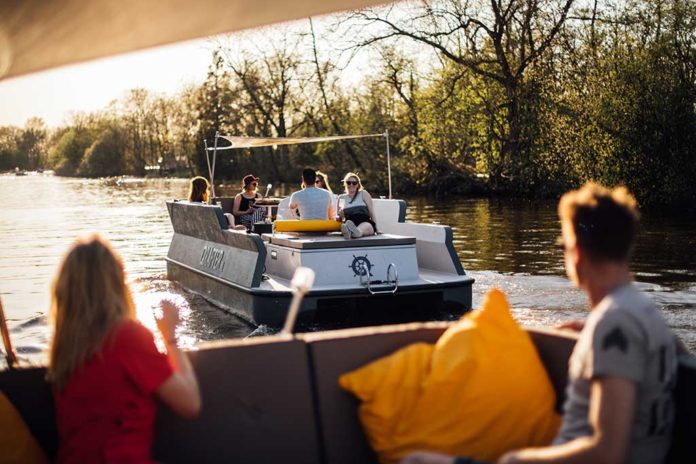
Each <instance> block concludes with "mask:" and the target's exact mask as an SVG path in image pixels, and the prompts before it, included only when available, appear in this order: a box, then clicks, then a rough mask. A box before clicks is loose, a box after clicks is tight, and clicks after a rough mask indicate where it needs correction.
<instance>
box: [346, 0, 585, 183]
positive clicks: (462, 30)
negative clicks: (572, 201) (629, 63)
mask: <svg viewBox="0 0 696 464" xmlns="http://www.w3.org/2000/svg"><path fill="white" fill-rule="evenodd" d="M572 4H573V0H563V1H560V2H559V1H557V0H508V1H503V0H490V1H483V0H479V1H459V0H437V1H423V2H418V3H414V4H410V5H409V6H407V7H403V8H400V7H394V6H391V7H387V8H385V9H381V10H362V11H358V12H355V13H352V14H351V15H350V16H349V17H348V20H349V21H348V22H347V23H346V24H350V25H349V26H348V27H349V28H352V29H356V28H357V29H360V31H361V34H359V35H358V37H359V38H358V40H357V41H356V43H355V46H356V47H366V46H370V45H373V44H376V43H379V42H383V41H388V40H391V39H394V38H399V37H401V38H408V39H410V40H412V41H414V42H416V43H418V44H421V45H424V46H426V47H429V48H430V49H432V50H433V51H434V52H436V53H437V54H438V56H439V57H441V58H442V59H443V60H448V61H451V62H452V63H453V64H455V65H456V66H459V67H461V68H463V69H466V70H468V71H469V72H471V73H473V74H475V75H477V76H480V77H482V78H484V79H487V80H489V81H492V82H495V83H496V84H497V85H499V86H501V88H502V89H503V94H504V96H505V101H504V109H505V123H506V124H505V127H504V132H503V133H502V134H501V135H502V137H501V140H500V153H501V158H500V163H499V164H498V165H493V166H489V167H488V168H489V171H490V175H491V180H492V181H493V183H494V184H495V185H497V186H500V187H502V186H503V185H502V184H504V183H507V184H512V185H517V186H518V187H521V186H523V185H524V184H525V183H526V182H527V180H526V179H525V177H524V174H525V168H526V167H527V166H528V165H529V164H530V163H531V162H532V160H531V159H530V158H531V153H530V151H529V150H528V147H529V144H530V140H528V138H527V137H526V134H525V133H524V128H525V127H526V124H527V121H526V118H527V110H528V107H527V106H526V105H525V102H524V98H525V96H526V89H525V85H526V75H527V72H528V70H529V69H530V68H531V67H533V66H534V65H535V64H536V63H537V62H538V61H539V60H540V59H541V58H542V57H543V56H544V54H545V53H547V52H548V50H549V49H550V47H551V46H552V45H553V44H554V41H555V39H556V38H557V36H558V34H559V32H560V31H561V29H562V27H563V25H564V24H565V21H566V17H567V15H568V12H569V10H570V7H571V6H572ZM351 23H352V24H351ZM345 35H350V33H345Z"/></svg>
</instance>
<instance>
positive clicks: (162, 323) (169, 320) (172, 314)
mask: <svg viewBox="0 0 696 464" xmlns="http://www.w3.org/2000/svg"><path fill="white" fill-rule="evenodd" d="M159 309H160V311H161V314H157V313H155V322H157V328H158V329H159V331H160V333H161V334H162V338H164V341H165V342H167V343H168V344H169V343H173V342H174V341H176V326H177V325H179V307H178V306H177V305H176V304H175V303H174V302H172V301H170V300H167V299H163V300H162V301H160V303H159Z"/></svg>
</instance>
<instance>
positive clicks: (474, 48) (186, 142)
mask: <svg viewBox="0 0 696 464" xmlns="http://www.w3.org/2000/svg"><path fill="white" fill-rule="evenodd" d="M494 4H497V3H496V2H493V3H489V2H473V3H466V4H462V3H461V2H459V1H457V0H437V1H436V2H426V3H409V4H403V5H401V6H399V7H394V8H387V9H384V10H378V11H376V12H373V11H369V10H364V11H362V12H356V13H352V14H351V15H350V18H349V19H347V20H346V22H345V24H348V25H349V26H350V25H352V26H355V25H357V29H350V28H349V30H348V31H347V32H346V31H342V30H341V28H340V27H339V28H337V33H339V34H342V35H343V36H344V37H347V36H355V37H356V39H355V41H356V46H357V47H358V48H361V47H362V48H363V49H367V50H370V51H371V52H372V53H374V55H373V56H372V58H371V64H372V69H371V72H370V73H368V74H366V75H364V76H362V78H361V80H360V82H359V83H358V84H356V85H355V86H353V87H346V86H344V85H342V84H341V81H340V77H341V71H340V67H339V65H338V64H337V60H338V59H337V58H336V57H335V56H332V53H331V51H329V52H327V53H323V55H322V51H321V50H320V49H318V48H317V45H316V44H317V37H316V36H315V31H314V29H313V28H310V29H309V32H310V33H309V34H307V33H300V34H298V33H287V34H286V35H285V36H284V37H283V38H282V39H281V40H278V36H275V39H273V40H271V39H270V38H269V40H266V41H265V42H267V43H269V44H272V46H269V47H256V46H254V44H248V46H246V47H242V49H241V50H236V51H233V50H232V49H231V48H229V47H223V46H220V47H218V49H217V50H215V52H214V53H213V59H212V62H211V65H210V68H209V71H208V76H207V78H206V80H205V82H204V83H203V84H202V85H200V86H193V87H189V88H186V89H184V90H183V91H182V92H181V94H180V95H178V96H176V97H174V98H168V97H163V96H159V95H156V94H152V93H151V92H149V91H147V90H144V89H133V90H132V91H131V92H130V93H129V94H128V95H127V96H126V97H125V98H124V99H122V101H119V102H115V103H114V104H112V105H111V106H110V107H109V108H107V109H106V110H104V112H102V113H98V114H93V115H81V116H76V117H74V118H73V120H72V121H71V122H70V124H68V126H66V127H64V128H60V129H58V130H55V131H52V132H50V133H49V132H48V131H47V130H46V128H45V126H44V125H43V122H42V121H40V120H31V121H29V122H28V123H27V125H26V127H25V128H23V129H19V128H12V127H4V128H0V169H4V170H7V169H13V168H14V167H15V166H19V167H21V168H25V169H35V168H37V167H53V168H55V169H56V171H57V173H58V174H61V175H84V176H102V175H118V174H134V175H144V174H146V173H147V172H150V171H148V170H147V169H146V167H151V166H156V165H159V166H161V167H162V168H163V169H165V170H166V171H167V172H172V173H178V174H181V175H186V176H190V175H194V174H204V175H207V170H208V168H207V163H206V160H205V152H204V145H203V140H207V141H208V144H209V146H212V143H213V140H214V135H215V133H216V132H220V133H222V134H231V135H251V136H280V137H283V136H313V135H346V134H379V133H383V132H384V131H385V130H388V131H389V134H390V142H391V143H390V147H389V148H390V153H391V165H392V172H393V176H392V183H393V187H394V191H395V192H396V193H397V194H401V193H415V192H423V193H432V194H435V195H441V194H466V193H472V192H476V193H494V194H506V195H515V196H557V195H559V194H560V193H562V192H563V191H565V190H567V189H568V188H573V187H576V186H578V185H580V184H581V183H583V182H585V181H587V180H596V181H599V182H602V183H605V184H608V185H617V184H625V185H627V186H628V187H629V188H630V189H631V190H632V191H633V192H634V193H636V194H637V196H638V198H639V201H640V202H641V203H643V204H656V205H658V204H659V205H662V204H676V205H690V206H693V205H695V204H696V183H694V182H693V179H694V177H695V175H696V140H695V139H696V34H694V32H693V31H694V30H696V3H694V2H693V1H682V0H677V1H673V2H664V1H661V0H631V1H627V2H619V3H615V2H603V1H598V2H592V3H589V4H587V3H576V6H574V7H573V8H571V9H569V8H570V6H571V5H572V2H569V1H568V0H565V1H561V2H559V1H552V0H543V1H540V2H515V1H514V0H513V3H512V4H514V5H516V6H515V8H503V10H501V11H500V12H499V13H501V14H498V15H496V14H492V11H490V9H491V8H493V6H492V5H494ZM501 5H508V2H505V1H504V2H502V3H501ZM390 15H392V16H390ZM470 20H471V21H470ZM389 21H391V22H389ZM372 27H374V28H377V29H371V28H372ZM380 27H381V28H382V29H379V28H380ZM413 44H416V45H413ZM414 47H415V48H414ZM423 63H427V65H424V64H423ZM386 151H387V150H386V145H385V140H384V138H381V137H380V138H373V139H364V140H361V141H354V142H348V143H332V144H319V145H298V146H293V147H284V146H281V147H278V148H277V149H272V148H261V149H254V150H235V151H233V152H230V151H225V152H221V153H220V156H219V157H218V159H217V163H216V178H218V179H221V178H227V179H232V180H234V181H238V180H239V179H241V177H242V176H243V175H245V174H247V173H249V172H252V173H254V174H256V175H259V176H261V177H262V179H263V180H262V182H264V183H266V182H274V183H276V182H288V183H291V184H292V183H295V182H298V181H299V176H300V170H301V169H302V167H304V166H313V167H316V168H318V169H321V170H323V171H324V172H327V173H328V174H329V177H330V178H331V180H332V181H333V186H334V188H335V189H339V190H340V186H339V184H338V182H337V180H338V179H340V178H342V177H343V175H344V174H345V173H346V172H347V171H357V172H358V173H359V174H360V175H361V177H362V178H363V181H364V184H365V185H366V186H367V188H368V190H370V191H372V192H375V193H377V194H382V193H386V189H387V184H388V179H387V172H386V165H387V157H386ZM46 153H50V157H49V158H48V159H46Z"/></svg>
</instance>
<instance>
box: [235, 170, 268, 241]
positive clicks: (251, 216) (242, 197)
mask: <svg viewBox="0 0 696 464" xmlns="http://www.w3.org/2000/svg"><path fill="white" fill-rule="evenodd" d="M258 187H259V178H258V177H254V175H253V174H248V175H246V176H244V178H243V179H242V191H241V192H240V193H238V194H237V195H236V196H235V197H234V203H233V205H232V214H233V215H234V217H235V219H236V221H237V222H238V223H240V224H241V225H243V226H244V227H246V229H247V230H251V228H252V226H253V225H254V223H255V222H261V221H263V219H264V218H265V216H266V210H265V208H257V207H255V206H254V203H255V202H256V200H257V199H259V198H263V196H262V195H261V194H260V193H259V192H258Z"/></svg>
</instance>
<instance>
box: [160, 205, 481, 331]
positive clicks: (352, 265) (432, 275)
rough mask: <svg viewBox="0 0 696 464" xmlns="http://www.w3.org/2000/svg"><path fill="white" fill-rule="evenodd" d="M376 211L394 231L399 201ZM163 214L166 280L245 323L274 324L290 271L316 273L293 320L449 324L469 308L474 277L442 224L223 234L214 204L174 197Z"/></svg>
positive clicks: (282, 313)
mask: <svg viewBox="0 0 696 464" xmlns="http://www.w3.org/2000/svg"><path fill="white" fill-rule="evenodd" d="M378 201H379V200H378ZM378 204H379V203H378ZM384 206H385V207H384V208H383V210H382V211H381V215H380V224H381V225H382V224H383V225H384V227H385V229H386V228H388V227H389V226H390V222H394V223H395V224H392V225H391V226H392V228H393V229H395V230H396V229H398V228H399V227H398V224H396V223H398V222H400V221H401V222H402V221H403V210H404V209H405V206H404V205H403V202H398V201H390V203H385V204H384ZM390 207H391V210H390V209H389V208H390ZM167 208H168V210H169V214H170V218H171V220H172V226H173V228H174V236H173V238H172V242H171V245H170V247H169V252H168V254H167V258H166V260H167V277H168V279H169V280H172V281H176V282H179V283H180V284H181V285H182V286H183V287H184V288H186V289H188V290H190V291H192V292H195V293H197V294H200V295H201V296H203V297H204V298H205V299H207V300H209V301H211V302H213V303H214V304H216V305H218V306H220V307H221V308H224V309H226V310H228V311H230V312H232V313H234V314H236V315H238V316H239V317H241V318H243V319H245V320H247V321H249V322H250V323H253V324H257V325H258V324H264V325H269V326H274V327H277V326H281V325H282V324H283V322H284V321H285V317H286V314H287V310H288V307H289V304H290V301H291V299H292V289H291V283H290V282H291V280H292V276H293V274H294V271H295V270H296V269H297V268H298V267H300V266H304V267H309V268H311V269H313V270H314V272H315V274H316V279H315V282H314V287H313V288H312V290H311V291H310V292H309V293H308V294H307V295H306V296H305V298H304V301H303V303H302V306H301V308H300V312H299V321H300V322H321V323H322V324H327V325H329V326H330V325H331V323H333V322H337V323H339V324H342V325H345V324H347V325H353V324H354V325H368V324H383V323H398V322H407V321H419V320H433V319H443V318H445V319H450V318H452V317H453V316H454V317H456V316H457V315H459V314H461V313H463V312H465V311H467V310H469V309H471V286H472V284H473V282H474V279H473V278H471V277H470V276H468V275H466V274H465V273H464V271H463V269H461V264H460V263H459V261H458V259H457V258H456V254H455V253H454V252H453V247H452V240H451V237H452V234H451V229H450V228H449V227H446V226H432V225H428V226H425V225H422V228H423V230H420V231H419V229H418V227H419V226H421V225H418V224H410V223H409V224H403V225H404V226H406V227H408V230H407V232H409V235H401V234H398V230H397V231H396V232H395V233H386V232H385V233H383V234H380V235H378V236H372V237H366V238H363V239H360V240H346V239H344V238H343V236H342V235H341V234H321V235H305V236H302V235H300V236H294V235H288V234H264V235H263V237H261V236H259V235H257V234H246V233H244V232H240V231H235V230H229V229H228V228H227V223H226V219H225V217H224V215H223V210H222V209H221V208H220V207H219V206H214V205H203V204H200V203H189V202H176V201H174V202H168V203H167ZM389 217H391V218H392V220H391V221H389V220H388V218H389ZM414 227H415V229H414ZM412 232H415V233H412ZM420 232H422V233H421V236H420V237H419V236H418V235H417V234H418V233H420ZM420 263H425V264H426V265H427V267H426V268H421V267H420Z"/></svg>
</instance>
